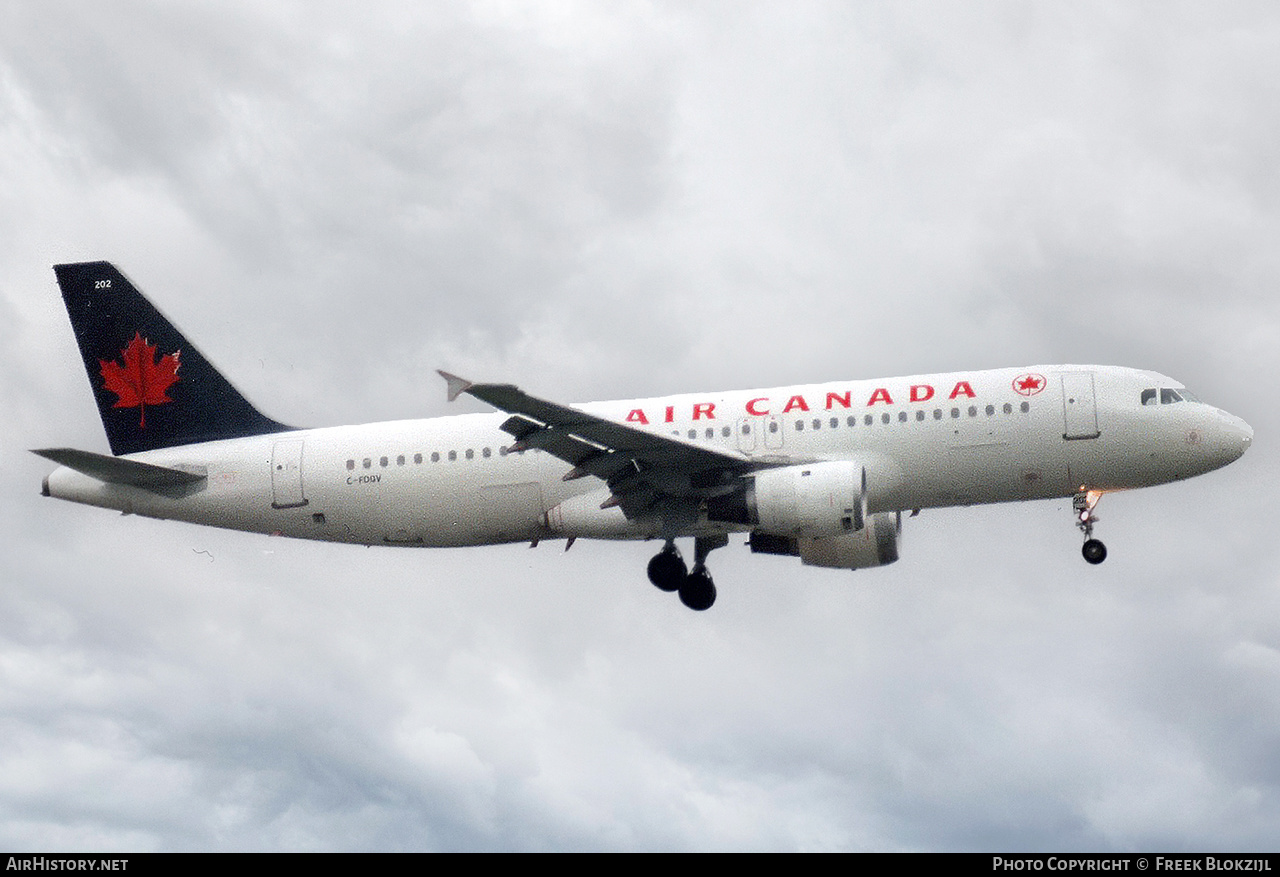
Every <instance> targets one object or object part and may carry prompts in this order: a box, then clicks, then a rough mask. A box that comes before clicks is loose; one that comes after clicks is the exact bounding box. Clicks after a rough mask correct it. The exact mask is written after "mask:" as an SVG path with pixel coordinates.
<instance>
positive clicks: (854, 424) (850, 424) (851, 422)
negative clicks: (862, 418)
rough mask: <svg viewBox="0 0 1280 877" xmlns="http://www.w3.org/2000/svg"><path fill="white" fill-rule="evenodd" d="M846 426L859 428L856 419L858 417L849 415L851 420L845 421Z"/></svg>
mask: <svg viewBox="0 0 1280 877" xmlns="http://www.w3.org/2000/svg"><path fill="white" fill-rule="evenodd" d="M845 424H846V425H848V426H857V425H858V418H856V417H854V416H853V415H852V414H850V415H849V418H848V419H847V420H846V421H845Z"/></svg>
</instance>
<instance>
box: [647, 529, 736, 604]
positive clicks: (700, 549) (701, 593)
mask: <svg viewBox="0 0 1280 877" xmlns="http://www.w3.org/2000/svg"><path fill="white" fill-rule="evenodd" d="M728 544H729V537H728V536H723V535H721V536H699V537H697V538H696V539H694V540H693V560H694V562H693V571H692V572H690V571H688V569H687V568H686V567H685V564H684V558H682V557H681V556H680V551H679V549H677V548H676V543H675V540H674V539H668V540H667V544H666V546H665V547H664V548H663V549H662V550H661V551H659V552H658V553H657V554H655V555H654V556H653V559H652V560H650V561H649V581H651V582H653V584H654V586H655V587H657V588H658V589H660V590H663V591H668V592H670V591H678V592H679V593H680V602H681V603H683V604H684V605H686V606H688V607H689V608H690V609H693V610H695V611H698V612H702V611H704V610H707V609H710V608H711V606H712V605H713V604H714V603H715V602H716V586H715V583H714V582H712V581H711V573H709V572H707V563H706V561H707V555H708V554H710V553H711V552H712V551H714V550H716V549H717V548H720V547H722V546H724V545H728Z"/></svg>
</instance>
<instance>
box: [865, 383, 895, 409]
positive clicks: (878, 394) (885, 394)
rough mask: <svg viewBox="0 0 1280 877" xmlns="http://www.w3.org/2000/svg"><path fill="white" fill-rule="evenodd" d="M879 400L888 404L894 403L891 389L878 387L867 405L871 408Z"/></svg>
mask: <svg viewBox="0 0 1280 877" xmlns="http://www.w3.org/2000/svg"><path fill="white" fill-rule="evenodd" d="M877 402H883V403H885V404H886V405H892V404H893V400H892V399H890V398H889V391H888V390H886V389H885V388H884V387H877V388H876V391H875V392H874V393H872V394H871V398H870V399H868V400H867V407H868V408H870V407H871V406H872V405H874V404H876V403H877Z"/></svg>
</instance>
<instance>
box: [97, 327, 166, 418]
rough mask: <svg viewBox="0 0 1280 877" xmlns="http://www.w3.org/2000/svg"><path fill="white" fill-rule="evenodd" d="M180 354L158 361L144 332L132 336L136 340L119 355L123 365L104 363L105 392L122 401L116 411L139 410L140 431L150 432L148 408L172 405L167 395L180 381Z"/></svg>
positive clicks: (118, 401)
mask: <svg viewBox="0 0 1280 877" xmlns="http://www.w3.org/2000/svg"><path fill="white" fill-rule="evenodd" d="M178 353H179V351H177V350H175V351H174V352H173V353H170V354H167V355H165V356H162V357H160V359H159V361H157V360H156V346H155V345H154V344H148V343H147V339H145V338H143V337H142V333H141V332H135V333H134V334H133V340H132V341H130V342H129V343H128V345H126V346H125V348H124V350H121V351H120V354H121V357H122V359H123V362H124V365H123V366H121V365H120V364H119V363H116V362H114V361H112V362H107V361H106V360H105V359H100V360H98V362H99V363H101V364H102V388H103V389H104V390H110V391H111V392H113V393H115V394H116V395H117V396H119V397H120V398H119V399H118V400H117V401H116V404H115V405H113V406H112V407H113V408H137V409H138V415H139V418H140V419H139V421H138V429H146V428H147V406H148V405H163V404H164V403H166V402H172V401H173V400H172V399H170V398H169V397H168V396H166V395H165V391H166V390H168V389H169V387H171V386H173V384H174V382H175V381H177V380H178Z"/></svg>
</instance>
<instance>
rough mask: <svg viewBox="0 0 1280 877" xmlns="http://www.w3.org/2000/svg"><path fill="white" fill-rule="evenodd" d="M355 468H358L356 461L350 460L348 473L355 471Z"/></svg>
mask: <svg viewBox="0 0 1280 877" xmlns="http://www.w3.org/2000/svg"><path fill="white" fill-rule="evenodd" d="M354 468H356V461H355V460H348V461H347V471H348V472H350V471H351V470H352V469H354Z"/></svg>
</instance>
